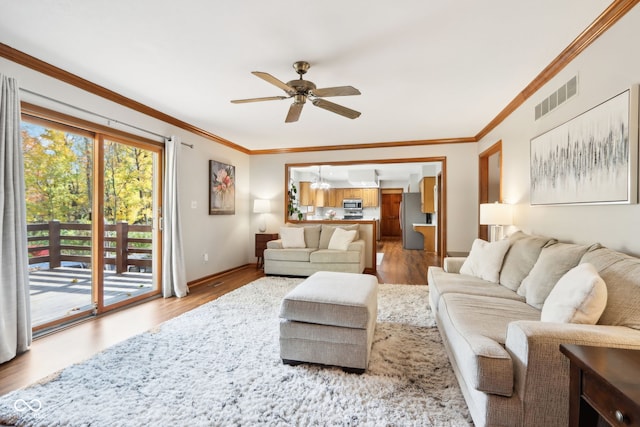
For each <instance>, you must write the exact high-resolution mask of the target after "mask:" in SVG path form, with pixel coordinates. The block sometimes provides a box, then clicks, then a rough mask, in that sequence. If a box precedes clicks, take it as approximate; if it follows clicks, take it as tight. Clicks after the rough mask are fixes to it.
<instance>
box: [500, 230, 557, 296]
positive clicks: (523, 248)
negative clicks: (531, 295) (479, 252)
mask: <svg viewBox="0 0 640 427" xmlns="http://www.w3.org/2000/svg"><path fill="white" fill-rule="evenodd" d="M509 241H510V242H511V245H510V247H509V250H508V251H507V254H506V255H505V256H504V261H503V263H502V270H500V284H501V285H502V286H506V287H507V288H509V289H511V290H512V291H516V290H517V289H518V288H519V287H520V284H521V283H522V279H524V278H525V277H527V274H529V272H530V271H531V269H532V268H533V266H534V264H535V263H536V261H537V260H538V256H540V251H542V248H543V247H545V246H547V245H549V244H553V243H556V242H557V240H555V239H551V238H549V237H542V236H531V235H528V234H526V233H523V232H522V231H517V232H515V233H513V234H512V235H510V236H509Z"/></svg>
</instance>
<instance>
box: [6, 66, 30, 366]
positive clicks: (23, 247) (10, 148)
mask: <svg viewBox="0 0 640 427" xmlns="http://www.w3.org/2000/svg"><path fill="white" fill-rule="evenodd" d="M26 211H27V208H26V199H25V188H24V164H23V162H22V143H21V141H20V99H19V94H18V83H17V81H16V80H15V79H12V78H9V77H7V76H4V75H2V74H0V234H1V239H0V240H1V242H0V363H2V362H6V361H7V360H11V359H13V358H14V357H15V356H16V355H17V354H19V353H22V352H24V351H27V350H28V349H29V346H30V345H31V308H30V304H29V260H28V256H27V212H26Z"/></svg>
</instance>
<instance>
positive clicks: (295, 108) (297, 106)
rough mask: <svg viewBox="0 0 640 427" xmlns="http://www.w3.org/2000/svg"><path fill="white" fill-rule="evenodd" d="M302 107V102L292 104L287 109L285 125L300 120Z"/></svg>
mask: <svg viewBox="0 0 640 427" xmlns="http://www.w3.org/2000/svg"><path fill="white" fill-rule="evenodd" d="M302 107H304V103H302V102H294V103H293V104H291V107H289V112H288V113H287V118H286V119H285V120H284V122H285V123H292V122H297V121H298V119H299V118H300V113H302Z"/></svg>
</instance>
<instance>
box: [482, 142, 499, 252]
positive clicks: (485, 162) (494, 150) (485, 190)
mask: <svg viewBox="0 0 640 427" xmlns="http://www.w3.org/2000/svg"><path fill="white" fill-rule="evenodd" d="M498 153H499V154H500V159H499V161H498V164H499V166H500V176H499V181H500V196H499V200H498V201H499V202H502V201H503V200H502V187H503V186H502V158H503V155H502V140H499V141H498V142H496V143H495V144H493V145H492V146H491V147H489V148H487V149H486V150H484V151H483V152H482V153H480V155H479V157H478V162H479V164H478V171H479V174H480V176H479V179H478V183H479V189H478V237H479V238H480V239H483V240H489V226H488V225H481V224H480V205H481V204H483V203H488V202H489V158H490V157H491V156H493V155H495V154H498Z"/></svg>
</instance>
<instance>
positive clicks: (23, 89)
mask: <svg viewBox="0 0 640 427" xmlns="http://www.w3.org/2000/svg"><path fill="white" fill-rule="evenodd" d="M20 90H21V91H22V92H25V93H28V94H30V95H35V96H39V97H40V98H43V99H46V100H47V101H52V102H55V103H58V104H60V105H64V106H65V107H69V108H73V109H74V110H77V111H82V112H83V113H87V114H91V115H92V116H96V117H100V118H101V119H104V120H107V121H108V122H109V125H111V122H113V123H117V124H119V125H123V126H127V127H130V128H132V129H136V130H139V131H141V132H145V133H148V134H150V135H153V136H157V137H158V138H162V139H169V137H168V136H164V135H160V134H159V133H155V132H152V131H150V130H147V129H143V128H141V127H138V126H135V125H131V124H129V123H125V122H122V121H120V120H116V119H112V118H110V117H107V116H103V115H102V114H98V113H96V112H93V111H90V110H87V109H85V108H81V107H77V106H75V105H72V104H69V103H66V102H64V101H60V100H58V99H55V98H51V97H49V96H46V95H43V94H41V93H37V92H34V91H31V90H29V89H25V88H20ZM180 144H182V145H185V146H187V147H189V148H193V144H187V143H186V142H181V143H180Z"/></svg>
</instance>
